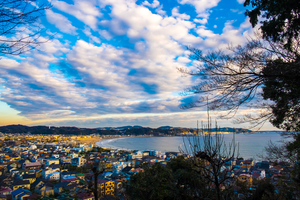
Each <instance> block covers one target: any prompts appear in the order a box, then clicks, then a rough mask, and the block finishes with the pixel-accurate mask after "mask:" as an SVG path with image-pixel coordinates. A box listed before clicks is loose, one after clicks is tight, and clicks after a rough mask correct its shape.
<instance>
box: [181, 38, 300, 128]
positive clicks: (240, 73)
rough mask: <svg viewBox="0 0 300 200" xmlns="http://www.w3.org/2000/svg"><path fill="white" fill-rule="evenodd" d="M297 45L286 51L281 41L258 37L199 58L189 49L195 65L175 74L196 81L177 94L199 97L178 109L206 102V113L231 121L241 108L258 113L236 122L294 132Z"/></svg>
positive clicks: (298, 77) (298, 78) (298, 84)
mask: <svg viewBox="0 0 300 200" xmlns="http://www.w3.org/2000/svg"><path fill="white" fill-rule="evenodd" d="M299 42H300V40H299V41H297V45H295V46H294V48H293V50H292V51H291V50H288V49H286V48H285V46H284V43H282V42H273V41H270V40H261V38H260V37H259V36H257V38H253V39H251V40H249V42H248V43H247V44H245V45H243V46H241V45H239V46H235V47H229V48H228V49H229V52H228V51H227V52H226V51H222V50H218V51H213V52H208V53H207V54H204V53H203V52H202V51H201V50H199V49H195V48H189V50H190V51H191V55H190V58H191V59H193V60H196V61H199V65H198V67H197V70H196V71H188V70H186V69H179V70H180V71H181V72H182V73H184V74H188V75H191V76H196V77H198V80H199V81H198V82H199V83H198V84H197V85H195V86H192V87H190V88H187V89H186V90H185V92H184V93H183V94H184V95H195V94H202V97H200V98H199V99H197V100H194V101H191V102H188V103H186V104H185V105H183V106H182V108H193V107H198V106H205V105H206V104H208V106H209V108H210V109H214V110H227V111H228V113H227V114H228V115H225V116H223V117H226V116H227V117H230V118H231V117H232V116H231V115H230V114H235V113H236V112H237V110H238V109H239V107H240V106H242V105H243V106H247V107H250V108H257V109H259V110H260V114H259V115H257V116H253V115H250V114H248V115H246V116H245V117H244V118H240V119H237V122H250V123H254V124H255V125H259V124H262V123H264V122H265V121H266V120H270V121H271V123H272V124H273V125H274V126H276V127H278V128H284V129H286V130H295V131H296V130H298V127H299V112H298V111H299V101H300V98H299V97H300V95H299V94H300V92H299V88H300V75H299V73H296V72H298V71H299V70H300V69H299V66H300V65H299V58H300V57H299V50H298V49H299V47H300V43H299ZM204 95H205V96H206V97H208V98H207V99H206V98H204V97H203V96H204ZM270 100H271V101H270Z"/></svg>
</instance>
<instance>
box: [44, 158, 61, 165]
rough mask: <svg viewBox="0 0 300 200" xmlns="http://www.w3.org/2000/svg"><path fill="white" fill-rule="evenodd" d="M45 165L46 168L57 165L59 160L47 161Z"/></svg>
mask: <svg viewBox="0 0 300 200" xmlns="http://www.w3.org/2000/svg"><path fill="white" fill-rule="evenodd" d="M45 164H46V166H50V165H52V164H55V165H58V164H59V159H47V160H46V163H45Z"/></svg>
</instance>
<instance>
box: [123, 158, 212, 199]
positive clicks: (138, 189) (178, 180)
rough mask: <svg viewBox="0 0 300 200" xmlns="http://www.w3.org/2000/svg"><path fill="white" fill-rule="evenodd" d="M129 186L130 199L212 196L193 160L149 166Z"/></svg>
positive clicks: (134, 175)
mask: <svg viewBox="0 0 300 200" xmlns="http://www.w3.org/2000/svg"><path fill="white" fill-rule="evenodd" d="M144 170H145V171H144V172H140V173H136V174H133V175H132V176H131V177H130V180H129V181H127V182H126V183H125V188H126V193H127V194H128V195H129V196H130V199H149V200H152V199H153V200H156V199H170V200H171V199H172V200H173V199H203V198H205V197H208V196H209V193H210V189H209V188H206V187H205V184H204V183H205V182H204V181H203V177H202V176H200V174H199V173H197V172H196V171H195V169H194V165H193V164H192V162H190V161H186V160H184V158H183V157H179V158H176V159H173V160H171V161H170V162H169V163H168V164H167V166H164V165H161V164H160V163H156V164H154V165H153V166H152V167H149V166H147V167H145V169H144Z"/></svg>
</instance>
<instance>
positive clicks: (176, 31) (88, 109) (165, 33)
mask: <svg viewBox="0 0 300 200" xmlns="http://www.w3.org/2000/svg"><path fill="white" fill-rule="evenodd" d="M51 4H52V5H53V7H52V8H51V9H50V10H47V11H46V12H45V15H44V17H42V18H41V19H40V21H39V23H40V24H41V25H43V26H44V27H45V28H46V29H47V34H48V35H52V34H54V38H53V39H52V40H51V41H49V42H47V43H44V44H42V45H41V46H40V47H39V48H38V49H36V50H33V51H30V52H28V53H25V54H23V55H21V56H15V57H11V56H5V57H2V58H1V59H0V74H1V75H0V76H1V79H0V81H1V90H0V91H1V102H0V107H1V109H0V125H5V124H28V125H37V124H44V125H57V126H69V125H71V126H80V127H107V126H122V125H142V126H149V127H158V126H162V125H171V126H182V127H196V121H197V120H204V119H205V118H206V112H205V108H204V109H203V108H197V109H190V110H181V109H180V108H179V107H180V105H182V104H184V103H185V102H186V101H187V100H188V99H189V98H187V97H185V96H182V95H181V94H180V93H181V92H182V91H183V90H184V88H186V87H188V86H191V85H193V84H195V82H196V81H197V80H195V79H192V78H191V77H186V76H183V75H182V74H181V73H180V72H179V71H178V68H182V67H187V68H189V69H194V68H195V67H196V65H197V63H195V61H191V60H189V59H188V55H189V52H188V51H187V49H186V46H192V47H196V48H199V49H202V50H205V51H206V50H216V49H222V48H226V47H227V46H228V44H233V45H237V44H243V43H245V42H246V41H247V37H250V36H251V35H252V34H253V29H252V27H251V25H250V23H249V21H248V18H246V17H245V15H244V12H245V10H246V8H244V7H243V0H148V1H147V0H74V1H62V0H51ZM45 37H46V35H45ZM249 112H255V110H249V109H241V110H240V112H239V113H237V115H242V114H245V113H249ZM211 114H212V116H213V117H214V118H216V117H217V114H218V113H216V112H212V113H211ZM218 121H219V124H220V125H221V126H231V127H232V126H234V127H244V128H247V127H249V125H247V124H243V125H235V124H233V123H232V122H231V121H230V120H218ZM263 129H268V130H270V129H273V127H272V126H271V125H270V124H269V123H267V124H266V125H265V126H264V127H263Z"/></svg>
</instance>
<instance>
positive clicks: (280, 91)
mask: <svg viewBox="0 0 300 200" xmlns="http://www.w3.org/2000/svg"><path fill="white" fill-rule="evenodd" d="M297 63H298V61H297V60H296V61H290V62H286V61H283V60H282V59H277V60H274V61H272V62H269V63H268V64H267V65H266V67H265V68H264V69H263V71H262V72H263V75H264V87H263V97H264V99H270V100H272V101H273V102H274V104H273V105H271V109H272V117H271V119H270V122H271V123H272V124H273V125H274V126H276V127H277V128H281V129H285V130H287V131H299V130H300V75H299V70H300V66H299V64H297Z"/></svg>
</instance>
